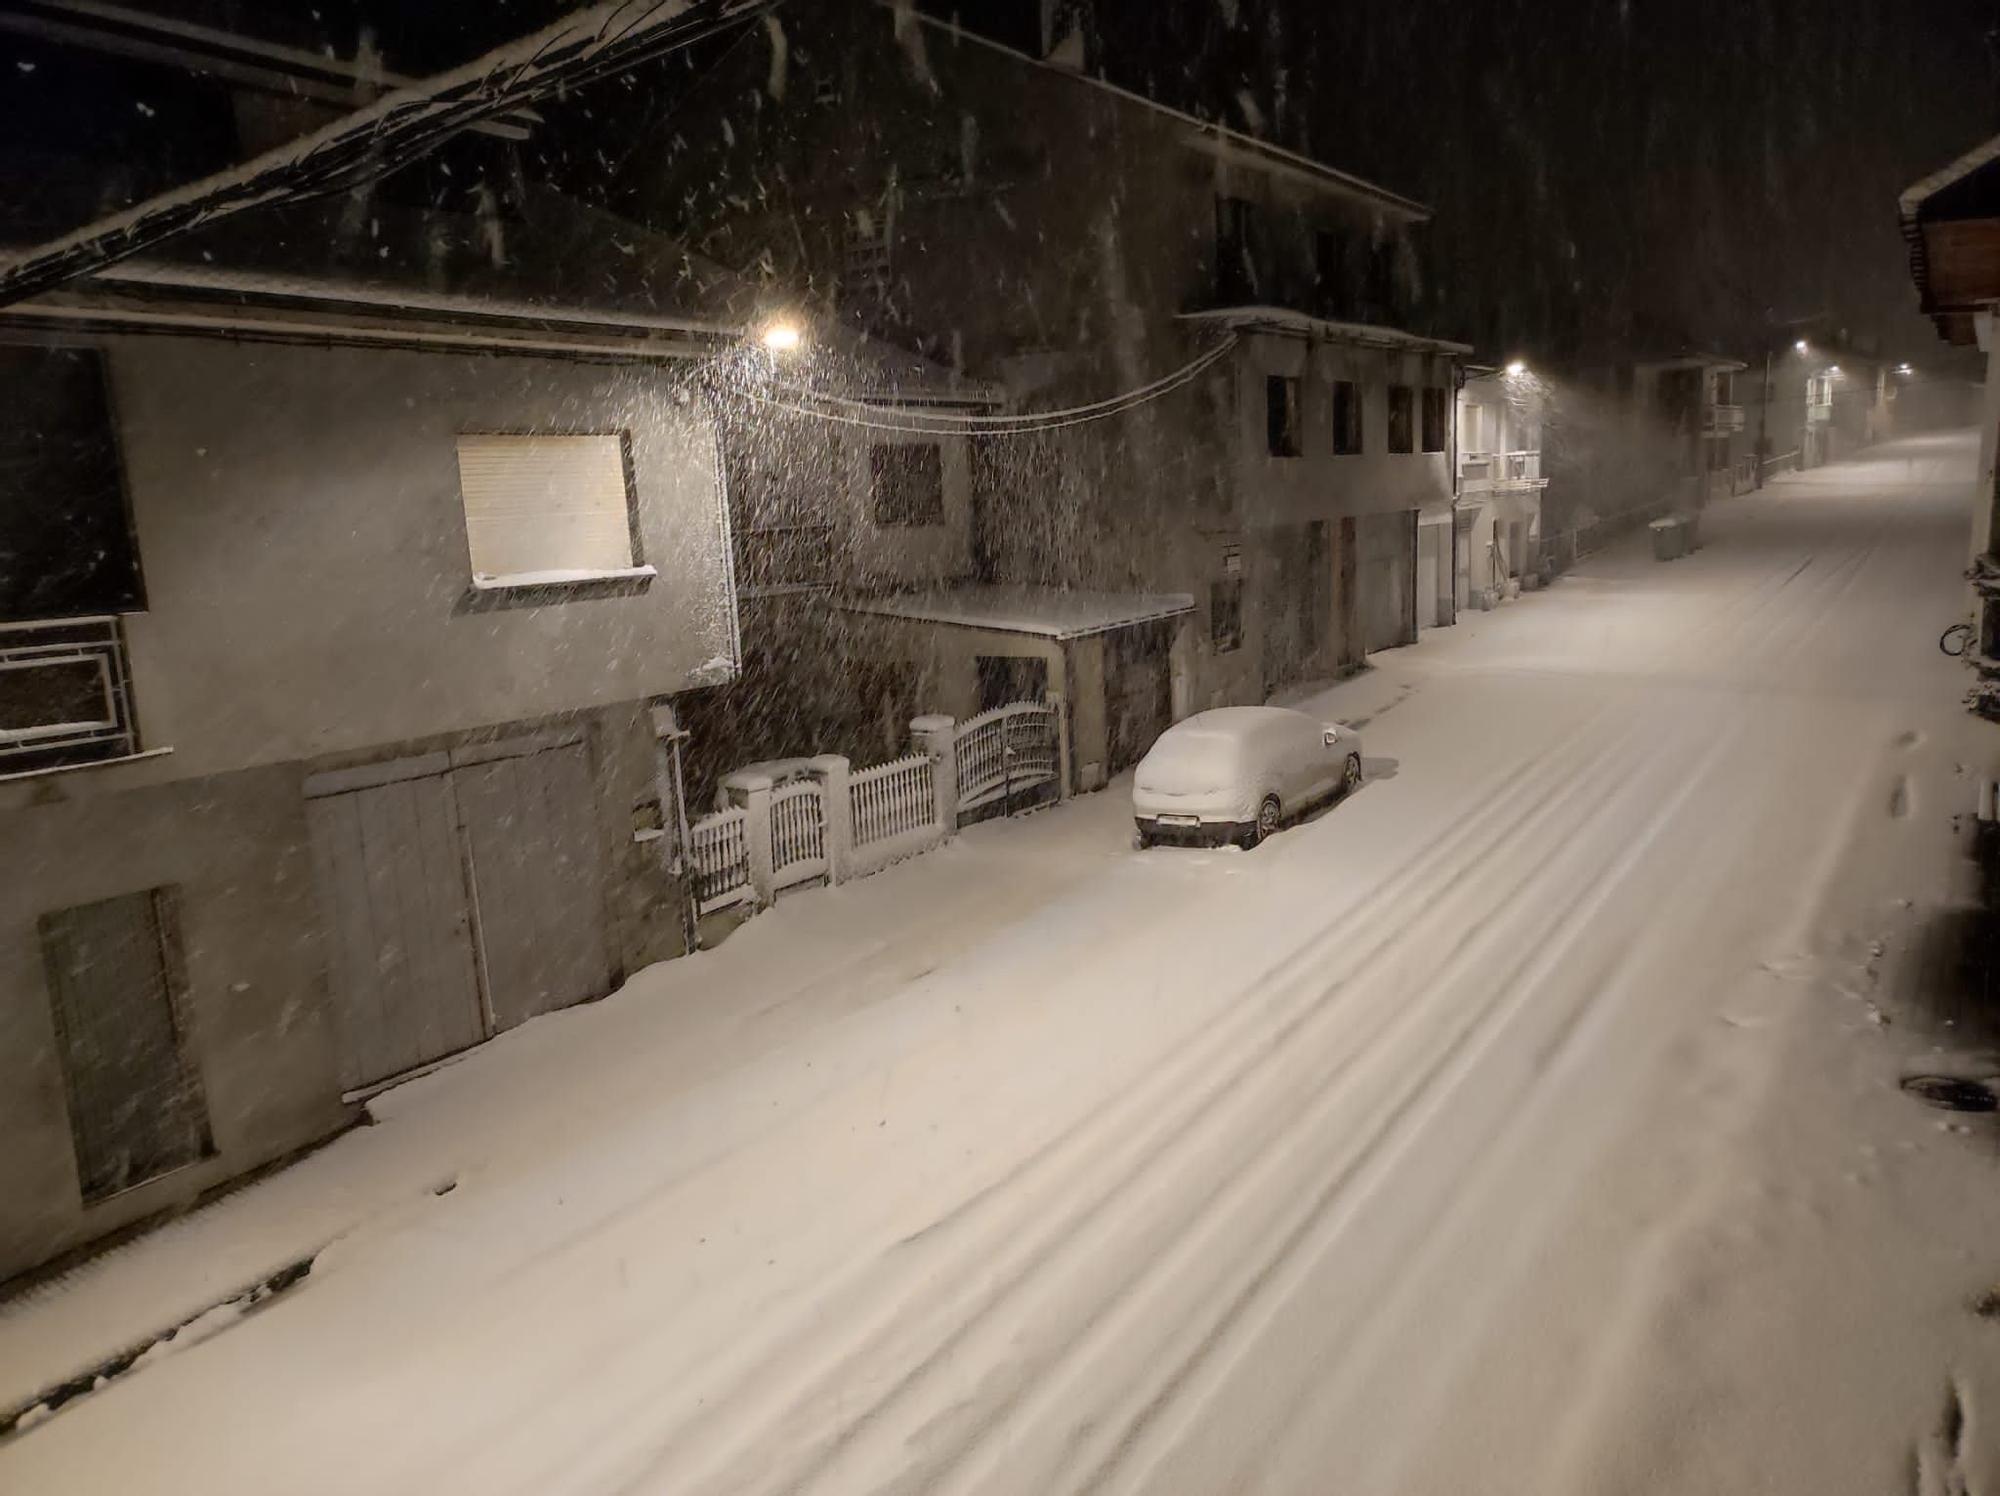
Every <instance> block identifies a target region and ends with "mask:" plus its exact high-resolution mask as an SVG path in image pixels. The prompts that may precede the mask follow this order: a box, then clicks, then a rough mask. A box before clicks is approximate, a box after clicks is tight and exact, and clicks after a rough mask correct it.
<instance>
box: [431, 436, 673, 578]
mask: <svg viewBox="0 0 2000 1496" xmlns="http://www.w3.org/2000/svg"><path fill="white" fill-rule="evenodd" d="M458 483H459V492H460V495H461V496H462V498H463V500H464V503H465V540H466V548H467V550H468V551H469V552H470V553H471V558H472V583H473V585H474V586H475V587H480V588H489V587H492V588H499V587H546V586H552V585H553V586H560V585H564V584H573V583H578V582H600V581H612V580H619V579H628V578H639V577H651V576H653V575H655V573H654V570H653V568H652V567H650V566H647V565H645V564H644V562H643V560H642V558H641V556H640V554H639V536H638V520H637V515H636V512H635V510H634V507H633V497H632V480H631V468H630V464H629V463H628V462H627V461H626V451H625V438H624V437H622V436H617V435H605V436H461V437H460V438H459V439H458Z"/></svg>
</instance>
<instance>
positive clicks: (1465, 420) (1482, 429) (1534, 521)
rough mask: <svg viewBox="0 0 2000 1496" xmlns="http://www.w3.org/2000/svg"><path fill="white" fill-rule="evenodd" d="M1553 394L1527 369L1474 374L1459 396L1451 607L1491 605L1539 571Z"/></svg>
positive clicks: (1475, 371) (1519, 367)
mask: <svg viewBox="0 0 2000 1496" xmlns="http://www.w3.org/2000/svg"><path fill="white" fill-rule="evenodd" d="M1549 391H1550V387H1549V386H1548V385H1547V384H1546V383H1545V382H1544V380H1543V378H1542V376H1540V375H1539V374H1537V373H1536V372H1535V371H1534V370H1532V369H1529V368H1528V367H1527V366H1526V365H1525V364H1512V365H1509V366H1507V367H1505V368H1499V369H1494V368H1474V369H1471V370H1469V371H1468V374H1467V378H1466V380H1465V384H1464V386H1463V388H1462V389H1461V390H1460V391H1459V396H1458V432H1459V454H1458V474H1459V481H1458V491H1459V496H1458V506H1457V512H1456V516H1455V518H1456V522H1457V527H1458V533H1457V537H1456V545H1455V547H1454V550H1455V560H1456V566H1457V571H1456V579H1455V583H1454V585H1455V589H1456V593H1457V596H1456V598H1455V600H1454V603H1453V606H1454V607H1458V608H1466V607H1479V608H1490V607H1492V606H1493V605H1494V604H1495V603H1496V602H1499V601H1500V600H1502V599H1503V598H1505V597H1507V596H1509V595H1510V594H1511V593H1512V592H1514V591H1516V590H1518V589H1519V587H1520V585H1521V582H1522V579H1523V578H1525V577H1527V576H1529V575H1531V574H1535V573H1538V572H1539V571H1540V570H1541V568H1542V564H1543V555H1544V551H1543V544H1542V492H1543V490H1544V489H1546V488H1547V487H1548V483H1549V480H1548V478H1547V477H1546V476H1545V475H1544V474H1543V472H1542V432H1543V428H1544V426H1545V424H1546V422H1547V419H1548V413H1549V405H1550V393H1549ZM1440 541H1442V537H1440ZM1439 549H1440V550H1442V545H1441V544H1440V547H1439Z"/></svg>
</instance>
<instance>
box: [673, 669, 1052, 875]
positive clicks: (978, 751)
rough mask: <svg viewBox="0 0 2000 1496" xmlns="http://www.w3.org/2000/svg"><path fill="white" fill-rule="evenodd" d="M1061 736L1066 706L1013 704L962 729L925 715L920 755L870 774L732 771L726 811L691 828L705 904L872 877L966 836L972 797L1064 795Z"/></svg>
mask: <svg viewBox="0 0 2000 1496" xmlns="http://www.w3.org/2000/svg"><path fill="white" fill-rule="evenodd" d="M1062 730H1063V724H1062V713H1061V710H1060V708H1059V707H1056V706H1052V705H1050V704H1048V703H1046V702H1039V701H1022V702H1014V703H1012V704H1010V705H1008V706H1003V707H997V708H995V709H994V710H993V711H990V712H982V713H980V714H979V715H978V716H976V717H973V718H970V719H968V720H967V721H966V722H965V723H963V724H959V723H956V722H953V721H952V719H951V718H949V717H919V718H917V719H916V720H915V721H913V722H912V723H911V724H910V733H911V737H912V738H913V740H914V742H915V745H916V747H915V751H914V752H911V753H909V754H906V755H904V756H903V757H902V758H899V759H895V760H893V761H891V762H889V763H886V764H877V765H875V766H874V767H873V768H870V769H859V770H855V769H850V767H849V765H848V761H847V760H846V759H844V758H842V757H840V756H839V755H838V754H822V755H819V756H816V757H812V758H791V759H779V760H772V761H770V762H768V763H763V764H753V765H749V766H747V767H745V768H742V769H737V770H735V771H733V772H731V773H729V774H725V775H724V776H723V777H722V790H723V793H724V794H725V795H727V796H728V799H729V808H728V809H726V810H722V811H718V812H717V813H716V814H714V815H711V816H704V817H703V818H702V819H701V820H699V821H696V822H695V823H694V825H693V826H691V827H690V828H689V833H690V839H691V843H692V851H693V859H692V860H693V864H694V869H695V875H694V877H695V896H696V901H697V904H698V906H699V909H700V911H701V913H703V914H708V913H710V912H712V911H714V910H717V909H721V908H724V907H726V906H728V905H730V904H734V903H739V902H743V903H748V904H750V905H752V906H753V907H758V908H761V907H765V906H768V905H770V904H771V903H773V902H774V901H775V900H776V899H777V897H778V895H779V894H780V893H782V892H783V891H784V890H786V889H787V888H790V887H792V886H794V885H796V884H799V883H804V882H806V881H808V880H809V879H814V878H820V877H824V878H825V880H826V881H827V882H829V883H840V882H844V881H846V880H847V879H849V878H865V877H867V876H868V875H869V874H870V873H878V872H880V871H881V870H882V869H883V868H885V867H887V866H888V865H889V864H890V863H892V862H898V861H901V860H902V859H903V858H905V857H914V856H916V855H917V854H918V853H920V852H928V851H930V850H931V848H933V847H936V846H938V845H940V844H942V843H943V842H944V841H945V840H946V839H947V838H949V837H950V836H951V835H952V834H953V833H954V832H955V831H957V829H958V823H959V814H958V811H959V806H960V804H961V803H962V800H963V798H964V797H965V796H966V795H968V794H969V795H970V796H971V798H972V804H973V807H974V809H975V810H978V809H980V808H981V807H986V808H990V809H999V808H1002V807H1003V806H1004V807H1011V806H1013V805H1015V804H1017V803H1018V804H1022V805H1026V804H1028V803H1031V802H1032V801H1034V800H1046V799H1050V798H1056V797H1058V796H1059V795H1060V792H1061V788H1062V780H1063V769H1064V766H1065V765H1066V764H1067V762H1068V759H1067V749H1066V747H1065V745H1064V743H1063V741H1062ZM1003 797H1004V798H1003Z"/></svg>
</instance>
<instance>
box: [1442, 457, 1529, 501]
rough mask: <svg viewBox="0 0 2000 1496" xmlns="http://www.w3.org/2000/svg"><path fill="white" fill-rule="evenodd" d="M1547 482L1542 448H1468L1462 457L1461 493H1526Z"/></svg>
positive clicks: (1460, 466)
mask: <svg viewBox="0 0 2000 1496" xmlns="http://www.w3.org/2000/svg"><path fill="white" fill-rule="evenodd" d="M1548 482H1549V480H1548V479H1546V478H1544V477H1543V476H1542V454H1541V453H1540V452H1539V451H1520V452H1467V453H1465V454H1463V455H1462V457H1461V458H1460V460H1459V465H1458V487H1459V492H1460V493H1466V494H1480V493H1525V492H1527V491H1528V490H1530V489H1536V488H1546V487H1547V486H1548Z"/></svg>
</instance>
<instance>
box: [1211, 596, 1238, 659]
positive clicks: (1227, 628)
mask: <svg viewBox="0 0 2000 1496" xmlns="http://www.w3.org/2000/svg"><path fill="white" fill-rule="evenodd" d="M1208 641H1209V643H1210V644H1212V645H1214V646H1215V652H1216V653H1217V654H1228V653H1230V652H1231V651H1232V650H1237V649H1241V648H1242V647H1243V578H1241V577H1227V578H1225V579H1223V580H1222V581H1220V582H1211V583H1209V584H1208Z"/></svg>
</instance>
